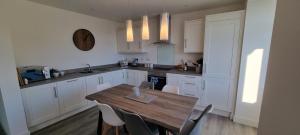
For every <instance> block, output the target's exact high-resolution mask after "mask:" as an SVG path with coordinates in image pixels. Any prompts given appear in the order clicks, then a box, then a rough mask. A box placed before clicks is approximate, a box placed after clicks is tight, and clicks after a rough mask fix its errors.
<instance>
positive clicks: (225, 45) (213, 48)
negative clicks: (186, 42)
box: [203, 11, 243, 112]
mask: <svg viewBox="0 0 300 135" xmlns="http://www.w3.org/2000/svg"><path fill="white" fill-rule="evenodd" d="M242 15H243V12H240V11H237V12H230V13H223V14H217V15H210V16H207V17H206V24H205V47H204V71H203V75H204V81H205V86H206V87H205V93H206V94H205V96H206V103H207V104H213V105H214V106H215V108H216V109H221V110H224V111H229V112H230V111H231V109H232V106H233V103H231V102H232V101H233V99H232V98H233V97H234V96H233V94H234V93H233V91H234V89H230V81H231V80H232V81H235V79H233V78H236V77H235V76H233V74H232V68H233V67H234V68H235V67H236V65H238V63H237V62H235V60H234V59H236V58H235V57H238V53H239V49H238V48H240V47H239V46H241V42H240V41H241V22H242V18H243V17H242Z"/></svg>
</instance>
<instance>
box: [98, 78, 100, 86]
mask: <svg viewBox="0 0 300 135" xmlns="http://www.w3.org/2000/svg"><path fill="white" fill-rule="evenodd" d="M98 84H99V85H100V84H101V80H100V77H98Z"/></svg>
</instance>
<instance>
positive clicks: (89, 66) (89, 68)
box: [86, 64, 92, 72]
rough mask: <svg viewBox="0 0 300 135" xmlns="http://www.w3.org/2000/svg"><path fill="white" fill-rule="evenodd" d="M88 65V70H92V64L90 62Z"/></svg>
mask: <svg viewBox="0 0 300 135" xmlns="http://www.w3.org/2000/svg"><path fill="white" fill-rule="evenodd" d="M86 65H87V66H88V67H87V70H88V72H90V71H92V68H91V65H90V64H86Z"/></svg>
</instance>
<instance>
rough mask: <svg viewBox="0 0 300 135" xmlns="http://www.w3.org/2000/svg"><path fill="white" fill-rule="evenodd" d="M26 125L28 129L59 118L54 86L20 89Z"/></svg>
mask: <svg viewBox="0 0 300 135" xmlns="http://www.w3.org/2000/svg"><path fill="white" fill-rule="evenodd" d="M22 98H23V104H24V107H25V112H26V117H27V124H28V126H29V127H32V126H35V125H37V124H40V123H43V122H45V121H47V120H50V119H53V118H55V117H57V116H59V114H60V113H59V103H58V93H57V89H56V84H54V83H53V84H46V85H41V86H37V87H31V88H26V89H22Z"/></svg>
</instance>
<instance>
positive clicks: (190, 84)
mask: <svg viewBox="0 0 300 135" xmlns="http://www.w3.org/2000/svg"><path fill="white" fill-rule="evenodd" d="M184 84H187V85H195V83H184Z"/></svg>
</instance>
